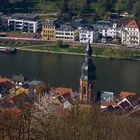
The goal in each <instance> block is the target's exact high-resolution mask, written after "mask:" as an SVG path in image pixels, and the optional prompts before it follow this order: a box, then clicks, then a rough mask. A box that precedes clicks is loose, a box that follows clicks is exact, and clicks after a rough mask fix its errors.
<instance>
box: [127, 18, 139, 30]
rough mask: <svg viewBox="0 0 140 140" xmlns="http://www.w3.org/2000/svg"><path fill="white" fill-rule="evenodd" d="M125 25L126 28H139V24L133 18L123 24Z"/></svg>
mask: <svg viewBox="0 0 140 140" xmlns="http://www.w3.org/2000/svg"><path fill="white" fill-rule="evenodd" d="M125 27H128V28H139V24H138V23H137V21H136V20H135V19H133V20H131V21H129V22H128V24H127V25H125Z"/></svg>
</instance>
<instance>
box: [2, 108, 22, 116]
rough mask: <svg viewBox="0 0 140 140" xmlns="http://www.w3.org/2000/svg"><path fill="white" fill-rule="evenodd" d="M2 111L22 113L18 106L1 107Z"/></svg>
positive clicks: (13, 113)
mask: <svg viewBox="0 0 140 140" xmlns="http://www.w3.org/2000/svg"><path fill="white" fill-rule="evenodd" d="M0 111H2V112H7V113H10V114H11V115H19V114H20V113H21V110H20V109H17V108H0Z"/></svg>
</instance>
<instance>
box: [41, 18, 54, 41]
mask: <svg viewBox="0 0 140 140" xmlns="http://www.w3.org/2000/svg"><path fill="white" fill-rule="evenodd" d="M55 35H56V29H55V24H54V21H53V20H46V21H45V22H44V23H43V25H42V32H41V36H42V38H43V39H44V40H50V41H55V40H56V37H55Z"/></svg>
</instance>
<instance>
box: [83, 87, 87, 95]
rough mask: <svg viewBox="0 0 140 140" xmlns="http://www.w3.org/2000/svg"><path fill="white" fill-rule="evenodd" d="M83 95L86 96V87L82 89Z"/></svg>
mask: <svg viewBox="0 0 140 140" xmlns="http://www.w3.org/2000/svg"><path fill="white" fill-rule="evenodd" d="M82 94H84V95H85V94H86V87H82Z"/></svg>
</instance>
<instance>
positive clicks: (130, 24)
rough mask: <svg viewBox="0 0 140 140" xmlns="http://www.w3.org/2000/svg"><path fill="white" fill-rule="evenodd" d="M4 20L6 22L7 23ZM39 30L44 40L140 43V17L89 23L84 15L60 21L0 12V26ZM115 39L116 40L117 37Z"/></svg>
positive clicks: (0, 27)
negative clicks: (80, 17)
mask: <svg viewBox="0 0 140 140" xmlns="http://www.w3.org/2000/svg"><path fill="white" fill-rule="evenodd" d="M6 21H7V24H6ZM1 29H8V31H9V32H10V31H21V32H22V33H39V34H41V37H42V38H43V39H44V40H50V41H56V40H63V41H68V42H73V41H79V42H81V43H87V41H88V40H89V39H90V43H93V42H97V43H98V42H102V43H112V42H113V41H114V42H113V43H121V44H123V45H127V46H130V47H133V46H140V21H138V20H135V19H130V20H128V19H118V20H99V21H97V22H96V23H95V24H93V25H90V26H89V24H88V22H87V21H86V20H84V19H76V20H72V21H69V22H65V23H64V22H62V21H61V20H60V19H47V20H45V21H44V20H42V19H40V18H39V17H38V16H37V15H34V14H21V13H16V14H13V15H11V16H5V15H0V30H1ZM116 40H118V42H117V41H116Z"/></svg>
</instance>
